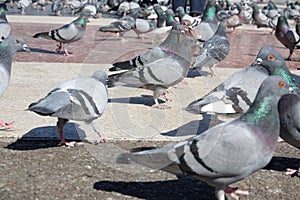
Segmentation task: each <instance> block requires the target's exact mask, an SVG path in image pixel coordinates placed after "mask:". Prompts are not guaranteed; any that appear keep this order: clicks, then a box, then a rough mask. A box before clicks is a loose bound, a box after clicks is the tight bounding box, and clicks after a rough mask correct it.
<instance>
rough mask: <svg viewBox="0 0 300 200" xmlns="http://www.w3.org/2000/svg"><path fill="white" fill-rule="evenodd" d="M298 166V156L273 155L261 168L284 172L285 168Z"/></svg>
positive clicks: (299, 163) (299, 162)
mask: <svg viewBox="0 0 300 200" xmlns="http://www.w3.org/2000/svg"><path fill="white" fill-rule="evenodd" d="M299 167H300V159H299V158H288V157H277V156H274V157H273V158H272V160H271V161H270V163H269V164H268V165H267V166H266V167H264V168H263V169H266V170H275V171H280V172H284V171H286V170H287V168H291V169H298V168H299Z"/></svg>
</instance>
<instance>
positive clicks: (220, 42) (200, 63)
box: [193, 22, 230, 76]
mask: <svg viewBox="0 0 300 200" xmlns="http://www.w3.org/2000/svg"><path fill="white" fill-rule="evenodd" d="M225 31H226V22H221V23H220V24H219V27H218V29H217V31H216V33H215V34H214V35H213V36H212V37H211V38H210V39H209V40H207V41H206V42H205V43H204V44H203V45H202V48H201V51H200V54H199V55H198V56H197V57H196V61H195V63H194V65H193V68H194V69H198V70H201V68H202V67H204V66H208V67H209V69H210V71H211V76H214V75H215V74H216V73H215V67H216V65H217V64H218V63H219V62H221V61H222V60H224V59H225V58H226V56H227V55H228V54H229V51H230V42H229V40H228V38H227V35H226V32H225Z"/></svg>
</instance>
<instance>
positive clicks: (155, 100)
mask: <svg viewBox="0 0 300 200" xmlns="http://www.w3.org/2000/svg"><path fill="white" fill-rule="evenodd" d="M154 102H155V104H154V105H153V106H151V107H152V108H158V109H162V110H164V109H170V108H171V107H170V106H167V105H166V104H160V103H159V102H158V99H154Z"/></svg>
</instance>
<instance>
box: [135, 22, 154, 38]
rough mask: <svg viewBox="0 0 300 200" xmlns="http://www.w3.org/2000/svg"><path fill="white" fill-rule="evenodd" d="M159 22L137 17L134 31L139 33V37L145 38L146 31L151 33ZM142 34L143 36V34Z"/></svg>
mask: <svg viewBox="0 0 300 200" xmlns="http://www.w3.org/2000/svg"><path fill="white" fill-rule="evenodd" d="M156 24H157V23H156V22H155V21H152V20H146V19H139V18H138V19H136V20H135V27H134V29H133V30H134V32H135V33H136V34H137V35H138V38H140V37H141V38H142V39H143V38H145V37H146V35H144V34H145V33H149V32H151V31H153V30H154V29H156V28H157V25H156ZM141 35H142V36H141Z"/></svg>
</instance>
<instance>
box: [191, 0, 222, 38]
mask: <svg viewBox="0 0 300 200" xmlns="http://www.w3.org/2000/svg"><path fill="white" fill-rule="evenodd" d="M195 29H196V30H197V31H198V32H199V33H200V35H201V40H203V41H206V40H208V39H209V38H211V37H212V36H213V35H214V34H215V32H216V31H217V29H218V19H217V16H216V3H215V1H208V2H207V4H206V7H205V10H204V13H203V17H202V20H201V22H200V23H199V24H198V25H197V26H196V27H195Z"/></svg>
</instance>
